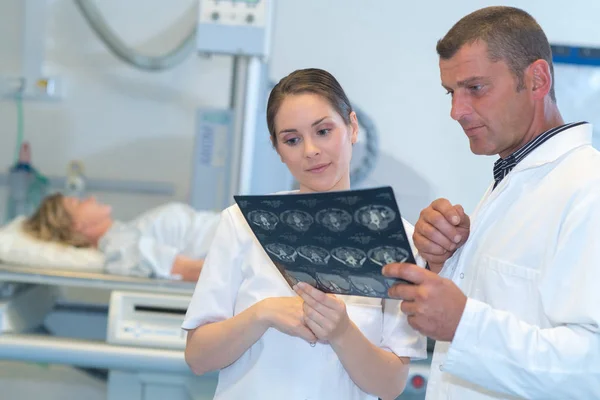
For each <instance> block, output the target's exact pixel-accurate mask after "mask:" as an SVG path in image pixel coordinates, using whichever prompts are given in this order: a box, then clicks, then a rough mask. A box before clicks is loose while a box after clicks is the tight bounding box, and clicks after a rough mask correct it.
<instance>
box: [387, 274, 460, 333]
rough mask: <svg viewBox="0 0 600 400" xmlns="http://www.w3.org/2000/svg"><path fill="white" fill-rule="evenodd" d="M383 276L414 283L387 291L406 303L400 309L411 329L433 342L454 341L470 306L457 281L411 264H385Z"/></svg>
mask: <svg viewBox="0 0 600 400" xmlns="http://www.w3.org/2000/svg"><path fill="white" fill-rule="evenodd" d="M383 274H384V275H385V276H387V277H389V278H400V279H404V280H406V281H409V282H413V283H414V285H411V284H407V283H397V284H395V285H394V286H392V287H391V288H390V289H389V291H388V293H389V295H390V297H394V298H398V299H401V300H403V301H402V306H401V309H402V312H403V313H405V314H406V315H407V317H408V323H409V324H410V326H412V327H413V328H414V329H416V330H417V331H419V332H421V333H422V334H424V335H425V336H429V337H430V338H432V339H435V340H442V341H447V342H450V341H452V339H453V338H454V333H455V332H456V328H457V327H458V323H459V322H460V319H461V317H462V314H463V311H464V309H465V305H466V304H467V296H465V295H464V294H463V292H462V291H461V290H460V289H459V288H458V286H456V285H455V284H454V282H452V281H451V280H449V279H446V278H442V277H440V276H439V275H437V274H435V273H433V272H431V271H428V270H426V269H424V268H421V267H419V266H417V265H414V264H408V263H394V264H389V265H386V266H385V267H384V268H383Z"/></svg>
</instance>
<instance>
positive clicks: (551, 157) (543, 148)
mask: <svg viewBox="0 0 600 400" xmlns="http://www.w3.org/2000/svg"><path fill="white" fill-rule="evenodd" d="M591 144H592V124H590V123H585V124H581V125H577V126H574V127H572V128H569V129H566V130H564V131H563V132H561V133H559V134H558V135H556V136H554V137H552V138H550V139H549V140H547V141H546V142H545V143H543V144H542V145H540V146H539V147H538V148H537V149H535V150H534V151H532V152H531V154H529V155H527V157H525V158H524V159H523V160H521V162H520V163H518V164H517V165H516V166H515V168H514V169H513V171H515V172H516V171H522V170H525V169H529V168H535V167H539V166H542V165H544V164H548V163H551V162H554V161H556V160H557V159H559V158H560V157H562V156H564V155H565V154H567V153H570V152H571V151H573V150H575V149H576V148H578V147H581V146H587V145H591Z"/></svg>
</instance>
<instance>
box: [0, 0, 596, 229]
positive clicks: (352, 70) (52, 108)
mask: <svg viewBox="0 0 600 400" xmlns="http://www.w3.org/2000/svg"><path fill="white" fill-rule="evenodd" d="M19 1H20V0H3V1H1V2H0V73H16V72H17V71H18V68H19V59H18V56H19V47H18V42H17V40H16V38H18V35H19V33H20V28H21V27H20V25H19V22H18V21H19V19H18V18H17V17H18V13H19V7H18V4H19ZM49 3H50V9H49V25H48V38H47V47H46V48H47V58H46V60H47V64H46V69H45V72H47V73H49V74H58V75H60V76H61V77H62V78H63V80H64V81H65V84H66V96H65V98H64V100H62V101H61V102H59V103H56V104H48V103H27V104H26V110H25V112H26V137H27V138H28V139H29V140H30V141H31V142H32V145H33V151H34V159H35V164H36V165H37V166H38V168H40V169H41V170H42V172H44V173H46V174H51V175H60V174H62V173H63V172H64V170H65V165H66V163H67V161H68V160H70V159H76V158H77V159H82V160H83V161H84V163H85V165H86V168H87V169H86V171H87V174H88V175H89V176H90V177H95V178H111V179H113V178H123V179H139V180H150V181H152V180H157V181H171V182H174V183H175V184H176V187H177V193H176V196H175V197H176V198H177V199H185V197H186V195H187V191H188V182H189V177H190V161H191V158H190V157H191V143H192V139H193V133H194V110H195V109H196V108H197V107H199V106H204V105H213V106H225V105H226V104H227V98H228V93H229V92H228V90H229V87H228V85H229V66H230V61H229V60H228V59H227V58H225V57H214V58H212V59H203V58H199V57H191V58H190V59H188V60H187V61H186V62H185V63H184V64H182V65H180V66H178V67H177V68H175V69H173V70H170V71H166V72H160V73H147V72H141V71H137V70H134V69H132V68H131V67H129V66H127V65H125V64H123V63H122V62H121V61H119V60H117V59H115V58H114V57H113V56H112V55H111V54H109V52H108V51H107V50H106V49H105V48H104V46H103V45H102V44H101V43H100V41H99V40H98V39H97V38H96V37H95V36H94V34H93V33H92V31H91V30H90V28H89V27H88V26H87V24H86V22H85V21H84V20H83V18H82V16H81V15H80V14H79V13H78V11H77V9H76V8H75V6H74V4H73V2H72V1H71V0H54V1H50V2H49ZM97 3H98V4H99V7H100V9H101V10H102V12H103V13H104V15H105V17H106V19H107V20H108V21H109V22H110V24H111V25H112V26H113V27H114V29H115V30H116V31H117V32H119V34H120V35H121V36H122V37H123V38H125V39H126V40H127V42H128V43H130V44H131V45H132V46H134V47H136V48H138V49H140V50H143V51H145V52H147V53H154V54H156V53H162V52H163V51H164V50H165V49H168V48H171V47H172V46H173V44H174V43H176V42H177V41H178V40H179V39H180V38H182V37H183V36H185V33H186V27H187V26H189V23H191V21H192V20H193V19H194V15H192V14H189V13H188V14H187V15H186V11H187V10H188V9H189V7H190V6H191V5H192V4H193V3H194V1H193V0H171V1H168V2H165V1H162V0H144V1H142V0H130V1H121V0H102V1H101V2H100V1H97ZM491 4H493V3H492V2H490V1H478V0H462V1H453V2H440V1H437V0H436V1H433V0H423V1H420V2H405V1H398V0H379V1H370V2H365V1H364V0H305V1H301V2H300V1H292V0H277V7H276V16H275V31H274V38H273V57H272V62H271V77H272V78H273V79H279V78H281V77H282V76H284V75H285V74H287V73H289V72H291V71H292V70H294V69H297V68H301V67H309V66H315V67H322V68H326V69H328V70H330V71H331V72H332V73H334V74H335V75H336V76H337V77H338V79H339V80H340V82H341V83H342V85H343V86H344V87H345V88H346V90H347V92H348V94H349V96H350V98H351V100H352V101H353V102H355V103H356V104H357V105H359V106H360V107H362V108H363V109H365V110H366V111H367V112H368V113H369V114H370V115H371V116H372V117H373V119H374V120H375V122H376V123H377V125H378V127H379V129H380V131H381V139H380V141H381V148H382V149H384V151H385V154H384V155H383V157H382V163H381V164H380V166H379V168H378V169H377V170H376V173H375V175H374V177H373V179H372V182H373V183H378V184H387V183H389V184H393V185H394V186H395V187H396V188H397V187H398V185H399V184H400V183H401V182H402V181H404V180H406V181H408V182H409V184H410V185H411V188H410V189H408V190H406V191H404V192H403V193H404V195H405V196H406V197H403V196H401V198H400V199H399V201H400V204H401V206H402V207H405V205H406V203H408V202H409V201H410V206H406V207H408V208H409V209H408V211H407V214H408V215H407V216H408V217H409V219H410V220H414V219H415V218H416V215H417V212H418V207H420V206H425V205H426V204H428V203H429V201H431V200H432V199H433V198H435V197H438V196H445V197H448V198H450V199H451V200H452V201H454V202H460V203H462V204H463V205H464V206H465V208H466V209H467V210H471V209H472V208H473V207H474V206H475V204H476V202H477V200H478V198H479V196H480V195H481V193H482V192H483V190H484V189H485V187H486V186H487V184H488V183H489V181H490V179H491V167H492V163H493V161H494V159H493V158H486V157H476V156H473V155H472V154H470V151H469V147H468V142H467V140H466V138H465V137H464V134H463V133H462V131H461V129H460V127H459V126H458V124H457V123H455V122H454V121H452V120H451V119H450V117H449V109H450V100H449V98H448V97H446V96H445V94H444V91H443V90H442V88H441V87H440V84H439V73H438V67H437V57H436V54H435V43H436V41H437V40H438V39H439V38H440V37H442V36H443V34H444V33H445V32H446V31H447V30H448V29H449V28H450V27H451V25H452V24H453V23H454V22H455V21H456V20H457V19H459V18H460V17H461V16H463V15H464V14H466V13H468V12H470V11H472V10H474V9H476V8H479V7H481V6H485V5H491ZM511 5H516V6H519V7H522V8H525V9H526V10H528V11H529V12H531V13H532V14H533V15H534V16H535V17H536V18H537V19H538V21H539V22H540V24H541V25H542V26H543V28H544V29H545V30H546V32H547V34H548V37H549V38H550V40H551V41H552V42H561V43H573V44H582V45H594V46H600V24H598V23H597V16H598V15H600V2H598V1H597V0H571V1H569V2H563V1H552V2H538V1H534V0H522V1H514V2H512V3H511ZM15 121H16V113H15V109H14V105H13V103H11V102H6V101H5V102H0V169H4V170H5V169H6V168H8V165H9V162H10V160H12V157H13V151H14V143H15V135H14V132H15V130H16V124H15ZM0 195H1V196H2V197H0V204H1V202H3V199H4V196H3V195H2V193H0ZM101 196H104V197H103V198H104V199H105V200H108V201H111V202H113V203H115V205H116V212H117V214H118V215H119V216H122V217H130V216H133V215H135V214H136V213H137V212H138V211H139V210H140V209H145V208H148V207H151V206H153V205H157V204H159V203H161V202H164V201H167V200H169V198H165V197H146V196H116V195H111V196H108V195H102V194H101Z"/></svg>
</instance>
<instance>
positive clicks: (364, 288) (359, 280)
mask: <svg viewBox="0 0 600 400" xmlns="http://www.w3.org/2000/svg"><path fill="white" fill-rule="evenodd" d="M350 282H352V285H353V286H354V288H355V289H356V290H358V291H359V292H360V293H361V294H364V295H367V296H382V297H383V296H386V295H387V287H386V286H385V285H384V284H383V283H381V282H379V281H378V280H377V279H375V278H371V277H370V276H350Z"/></svg>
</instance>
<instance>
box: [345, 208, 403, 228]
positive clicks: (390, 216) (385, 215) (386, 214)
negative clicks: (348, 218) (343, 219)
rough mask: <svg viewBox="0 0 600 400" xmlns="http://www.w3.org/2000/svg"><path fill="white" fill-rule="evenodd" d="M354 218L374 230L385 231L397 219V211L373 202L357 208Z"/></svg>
mask: <svg viewBox="0 0 600 400" xmlns="http://www.w3.org/2000/svg"><path fill="white" fill-rule="evenodd" d="M354 219H355V220H356V222H357V223H359V224H361V225H363V226H366V227H367V228H369V229H370V230H372V231H383V230H385V229H387V227H388V226H389V225H390V223H391V222H392V221H394V220H395V219H396V213H395V212H394V210H392V209H391V208H389V207H387V206H380V205H374V204H372V205H368V206H365V207H361V208H359V209H358V210H356V212H355V213H354Z"/></svg>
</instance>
